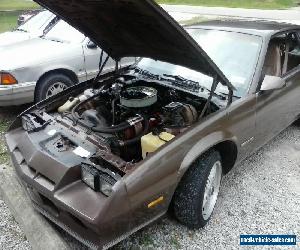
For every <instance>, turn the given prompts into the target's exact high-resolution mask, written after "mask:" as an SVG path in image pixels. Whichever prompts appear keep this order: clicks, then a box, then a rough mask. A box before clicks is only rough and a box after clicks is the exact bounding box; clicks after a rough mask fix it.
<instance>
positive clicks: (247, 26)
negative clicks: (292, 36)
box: [186, 19, 300, 37]
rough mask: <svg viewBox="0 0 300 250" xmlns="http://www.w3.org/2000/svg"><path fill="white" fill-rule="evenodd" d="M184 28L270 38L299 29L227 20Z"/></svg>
mask: <svg viewBox="0 0 300 250" xmlns="http://www.w3.org/2000/svg"><path fill="white" fill-rule="evenodd" d="M186 28H208V29H217V30H227V31H235V32H241V33H248V34H253V35H259V36H266V37H267V36H272V35H273V34H275V33H278V32H281V31H286V30H294V29H300V26H299V25H295V24H290V23H279V22H273V21H263V20H237V19H234V20H232V19H229V20H212V21H205V22H201V23H199V24H195V25H190V26H187V27H186Z"/></svg>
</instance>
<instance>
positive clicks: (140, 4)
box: [35, 0, 234, 89]
mask: <svg viewBox="0 0 300 250" xmlns="http://www.w3.org/2000/svg"><path fill="white" fill-rule="evenodd" d="M35 1H36V2H37V3H39V4H41V5H42V6H44V7H45V8H48V9H50V10H51V11H53V12H54V13H56V14H57V15H59V16H60V17H62V18H63V19H64V20H65V21H67V22H68V23H69V24H71V25H72V26H73V27H75V28H77V29H78V30H80V31H81V32H82V33H84V34H85V35H86V36H88V37H89V38H90V39H91V40H93V41H94V42H95V43H96V44H98V45H99V46H100V47H101V48H102V49H103V50H104V51H105V52H106V53H107V54H109V55H110V56H111V57H112V58H114V59H116V60H118V59H120V58H122V57H149V58H152V59H155V60H160V61H165V62H169V63H172V64H176V65H181V66H185V67H188V68H191V69H193V70H196V71H199V72H202V73H204V74H206V75H209V76H213V77H214V76H216V75H217V76H218V78H219V81H221V82H222V83H223V84H225V85H227V86H229V87H230V88H231V89H234V87H233V86H232V85H231V84H230V82H229V81H228V79H227V78H226V77H225V76H224V74H223V73H222V72H221V70H220V69H219V68H218V67H217V66H216V65H215V63H214V62H213V61H212V60H211V59H210V58H209V57H208V55H207V54H206V53H205V52H204V51H203V50H202V48H201V47H200V46H199V45H198V44H197V43H196V41H195V40H194V39H193V38H191V37H190V35H189V34H188V33H187V32H186V31H185V30H184V29H183V28H182V27H181V26H180V25H179V24H178V23H177V22H176V21H175V20H174V19H173V18H172V17H171V16H169V14H168V13H166V12H165V11H164V10H163V9H162V8H161V7H160V6H159V5H158V4H156V3H155V2H154V1H153V0H109V1H108V0H71V1H70V0H35Z"/></svg>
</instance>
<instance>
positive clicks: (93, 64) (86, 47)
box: [82, 38, 115, 80]
mask: <svg viewBox="0 0 300 250" xmlns="http://www.w3.org/2000/svg"><path fill="white" fill-rule="evenodd" d="M82 48H83V54H84V62H85V71H86V75H87V80H89V79H92V78H94V77H95V76H96V75H97V74H98V72H99V62H100V56H101V48H99V47H98V46H97V45H96V44H94V43H93V42H92V41H90V40H89V39H88V38H87V39H86V40H85V42H84V43H83V45H82ZM106 56H107V54H106V53H105V52H104V56H103V58H106ZM114 68H115V61H114V60H113V59H112V58H109V59H108V61H107V63H106V66H105V68H104V72H105V71H109V70H113V69H114Z"/></svg>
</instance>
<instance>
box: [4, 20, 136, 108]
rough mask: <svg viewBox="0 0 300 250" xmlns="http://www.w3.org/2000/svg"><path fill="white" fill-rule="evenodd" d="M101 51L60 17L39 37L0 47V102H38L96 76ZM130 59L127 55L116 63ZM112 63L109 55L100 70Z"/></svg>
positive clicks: (123, 63)
mask: <svg viewBox="0 0 300 250" xmlns="http://www.w3.org/2000/svg"><path fill="white" fill-rule="evenodd" d="M101 51H102V50H101V49H100V48H99V47H97V46H96V45H95V44H94V43H93V42H91V41H90V39H89V38H88V37H86V36H85V35H83V34H82V33H80V32H79V31H77V30H76V29H74V28H73V27H72V26H70V25H69V24H67V23H66V22H64V21H63V20H59V21H58V22H57V23H55V25H54V26H53V27H50V28H49V29H48V30H47V32H46V33H45V34H44V35H43V36H41V37H38V38H34V39H30V40H27V41H23V42H19V43H15V44H12V45H10V46H5V48H4V47H2V48H1V47H0V58H1V60H0V106H11V105H20V104H25V103H31V102H33V101H35V102H39V101H41V100H43V99H45V98H48V97H51V96H53V95H55V94H57V93H59V92H61V91H62V90H64V89H66V88H68V87H70V86H72V85H74V84H76V83H80V82H83V81H86V80H89V79H92V78H94V77H96V76H97V74H98V72H99V62H100V57H101ZM103 54H104V56H103V57H102V58H106V56H107V55H106V54H105V53H104V52H103ZM103 61H104V60H103ZM133 62H135V59H133V58H128V59H125V60H123V61H122V65H120V66H124V65H126V64H127V65H128V64H130V63H133ZM115 66H116V63H115V61H114V60H112V59H111V58H109V59H108V61H107V63H106V65H105V68H104V72H107V71H109V70H112V69H115Z"/></svg>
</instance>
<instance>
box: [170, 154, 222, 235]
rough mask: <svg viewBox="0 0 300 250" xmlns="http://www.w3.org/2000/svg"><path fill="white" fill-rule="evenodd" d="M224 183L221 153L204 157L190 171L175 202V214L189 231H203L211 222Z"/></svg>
mask: <svg viewBox="0 0 300 250" xmlns="http://www.w3.org/2000/svg"><path fill="white" fill-rule="evenodd" d="M221 179H222V163H221V156H220V153H219V152H217V151H215V150H210V151H207V152H206V153H204V154H203V155H202V156H201V157H200V158H199V159H198V160H196V161H195V162H194V163H193V164H192V166H191V167H190V168H189V169H188V170H187V172H186V173H185V175H184V176H183V178H182V180H181V182H180V183H179V185H178V187H177V189H176V191H175V194H174V199H173V211H174V215H175V217H176V218H177V219H178V221H179V222H181V223H182V224H184V225H186V226H188V227H189V228H193V229H198V228H201V227H204V226H205V225H206V224H207V223H208V221H209V220H210V218H211V216H212V213H213V210H214V207H215V205H216V202H217V197H218V194H219V191H220V185H221Z"/></svg>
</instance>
